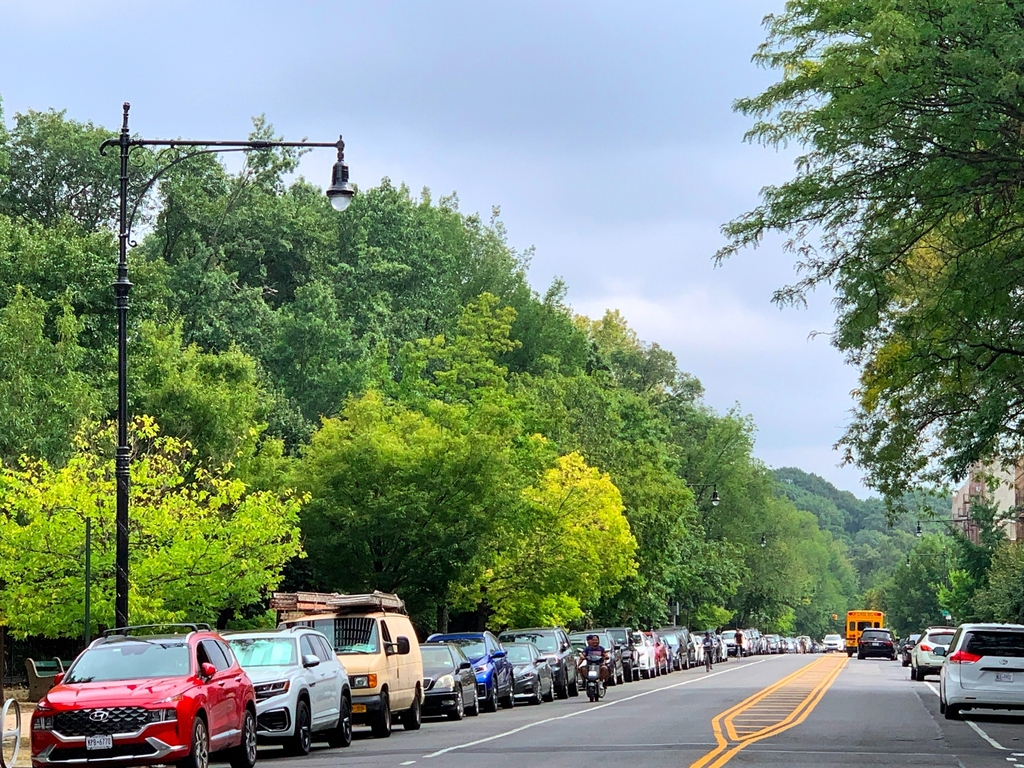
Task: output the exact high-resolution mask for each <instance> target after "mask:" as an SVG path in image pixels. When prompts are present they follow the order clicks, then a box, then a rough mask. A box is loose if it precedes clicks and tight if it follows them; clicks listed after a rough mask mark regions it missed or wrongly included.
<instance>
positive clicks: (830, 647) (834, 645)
mask: <svg viewBox="0 0 1024 768" xmlns="http://www.w3.org/2000/svg"><path fill="white" fill-rule="evenodd" d="M822 644H823V645H824V646H825V653H832V652H833V651H835V652H837V653H842V652H843V651H844V650H846V643H844V642H843V638H842V635H825V639H824V641H823V643H822Z"/></svg>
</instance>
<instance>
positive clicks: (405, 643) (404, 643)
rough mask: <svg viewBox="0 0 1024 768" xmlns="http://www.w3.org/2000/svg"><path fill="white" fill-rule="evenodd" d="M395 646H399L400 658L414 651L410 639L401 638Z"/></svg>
mask: <svg viewBox="0 0 1024 768" xmlns="http://www.w3.org/2000/svg"><path fill="white" fill-rule="evenodd" d="M395 645H397V646H398V655H399V656H406V655H408V654H409V653H410V652H411V651H412V646H410V645H409V638H408V637H399V638H398V641H397V642H396V643H395Z"/></svg>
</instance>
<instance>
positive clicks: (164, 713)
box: [149, 707, 178, 723]
mask: <svg viewBox="0 0 1024 768" xmlns="http://www.w3.org/2000/svg"><path fill="white" fill-rule="evenodd" d="M177 719H178V710H176V709H174V708H173V707H167V708H163V709H151V710H149V722H151V723H168V722H172V721H174V720H177Z"/></svg>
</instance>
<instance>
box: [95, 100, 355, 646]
mask: <svg viewBox="0 0 1024 768" xmlns="http://www.w3.org/2000/svg"><path fill="white" fill-rule="evenodd" d="M130 108H131V105H130V104H128V102H125V103H124V107H123V112H122V118H123V119H122V122H121V132H120V134H119V135H118V138H116V139H108V140H106V141H104V142H103V143H102V144H101V145H100V154H101V155H105V154H106V151H107V149H108V148H109V147H113V146H116V147H119V148H120V159H121V176H120V185H119V191H118V203H119V205H118V231H117V246H118V259H117V279H116V281H115V282H114V286H113V287H114V297H115V300H114V307H115V310H116V311H117V451H116V453H115V469H114V476H115V478H116V480H117V513H116V515H117V516H116V521H117V526H116V527H117V536H116V555H115V559H114V564H115V574H116V575H115V585H114V592H115V599H114V617H115V619H114V620H115V624H116V625H117V626H118V627H125V626H127V625H128V490H129V482H130V478H131V475H130V463H131V453H130V448H129V446H128V294H129V293H130V292H131V289H132V284H131V281H130V280H129V279H128V247H129V246H130V245H134V244H135V243H134V242H132V240H131V229H132V224H133V223H134V221H135V214H136V212H137V211H138V208H139V204H140V203H141V202H142V199H143V198H144V197H145V196H146V193H147V192H148V191H149V189H150V187H152V186H153V184H155V183H156V181H157V180H158V179H159V178H160V177H161V176H163V174H164V173H165V172H166V171H168V170H169V169H170V168H172V167H173V166H175V165H177V164H178V163H180V162H182V161H183V160H187V159H189V158H190V157H195V156H196V155H202V154H213V153H218V152H252V151H259V150H265V149H272V148H275V147H334V148H335V149H337V150H338V160H337V162H336V163H335V164H334V170H333V173H332V177H331V186H330V187H328V188H327V196H328V197H329V198H330V200H331V205H332V206H334V208H335V209H337V210H339V211H343V210H345V208H347V207H348V204H349V202H350V201H351V199H352V196H353V195H354V190H353V189H352V187H351V186H349V182H348V165H347V164H346V163H345V142H344V141H342V139H341V137H340V136H339V137H338V140H337V141H333V142H314V141H270V140H264V139H258V140H249V141H182V140H179V139H140V138H132V135H131V133H129V131H128V110H129V109H130ZM137 147H165V148H167V149H177V148H179V147H185V148H187V147H197V148H198V149H195V150H194V151H191V152H185V153H182V154H179V155H177V156H176V157H175V158H174V159H173V160H171V161H170V162H169V163H167V164H166V165H164V166H163V167H162V168H160V169H158V170H157V172H156V173H155V174H154V175H153V176H152V177H151V178H150V179H149V180H148V181H147V182H146V183H145V184H144V185H143V187H142V189H141V190H140V191H139V193H138V197H137V198H136V200H135V204H134V206H133V208H132V211H131V214H130V215H129V213H128V165H129V160H130V158H131V153H132V150H134V149H135V148H137Z"/></svg>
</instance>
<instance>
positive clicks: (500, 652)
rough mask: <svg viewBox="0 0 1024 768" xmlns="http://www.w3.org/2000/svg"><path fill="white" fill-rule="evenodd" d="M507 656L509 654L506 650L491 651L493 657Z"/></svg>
mask: <svg viewBox="0 0 1024 768" xmlns="http://www.w3.org/2000/svg"><path fill="white" fill-rule="evenodd" d="M506 656H508V654H507V653H505V651H491V658H492V659H504V658H505V657H506Z"/></svg>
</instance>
